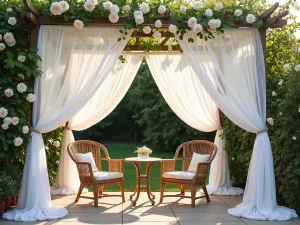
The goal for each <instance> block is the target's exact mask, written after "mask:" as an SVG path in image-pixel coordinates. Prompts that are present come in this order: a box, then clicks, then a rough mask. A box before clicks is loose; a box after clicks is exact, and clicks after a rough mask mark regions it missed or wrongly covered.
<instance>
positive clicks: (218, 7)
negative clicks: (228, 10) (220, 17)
mask: <svg viewBox="0 0 300 225" xmlns="http://www.w3.org/2000/svg"><path fill="white" fill-rule="evenodd" d="M223 8H224V6H223V4H222V3H217V4H216V5H215V10H216V11H220V10H221V9H223Z"/></svg>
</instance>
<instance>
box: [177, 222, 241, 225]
mask: <svg viewBox="0 0 300 225" xmlns="http://www.w3.org/2000/svg"><path fill="white" fill-rule="evenodd" d="M180 225H245V224H244V223H243V222H242V221H230V222H202V221H201V222H191V221H189V222H180Z"/></svg>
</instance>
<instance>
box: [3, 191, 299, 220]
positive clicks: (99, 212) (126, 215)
mask: <svg viewBox="0 0 300 225" xmlns="http://www.w3.org/2000/svg"><path fill="white" fill-rule="evenodd" d="M130 194H131V193H128V192H127V193H125V197H126V202H125V203H123V204H122V203H121V198H120V197H110V198H102V199H99V207H98V208H94V207H93V200H90V199H84V198H81V199H80V200H79V202H78V203H74V199H75V196H52V203H53V205H54V206H57V207H66V208H68V210H69V214H68V215H67V216H66V217H65V218H62V219H59V220H53V221H40V222H35V223H30V222H29V223H21V222H12V221H5V220H1V219H0V224H1V225H13V224H18V225H19V224H23V225H25V224H26V225H31V224H40V225H83V224H87V225H89V224H103V225H104V224H111V225H112V224H128V225H179V224H180V225H196V224H197V225H266V224H274V225H296V224H298V225H300V219H299V218H297V219H294V220H290V221H287V222H268V221H254V220H247V219H243V218H237V217H234V216H230V215H229V214H228V213H227V209H228V208H231V207H234V206H235V205H236V204H238V203H240V202H241V201H242V197H241V196H210V198H211V202H210V203H207V202H206V200H205V198H203V199H199V200H197V201H196V207H195V208H191V207H190V199H179V198H165V199H164V202H163V203H162V204H159V203H158V202H159V193H154V194H155V196H156V203H155V205H154V206H152V205H151V204H150V202H149V200H148V198H147V195H146V193H141V195H140V198H139V201H138V202H137V205H136V206H135V207H133V206H132V205H131V201H130V200H129V195H130ZM86 195H88V196H92V193H87V194H86Z"/></svg>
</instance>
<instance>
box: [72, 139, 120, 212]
mask: <svg viewBox="0 0 300 225" xmlns="http://www.w3.org/2000/svg"><path fill="white" fill-rule="evenodd" d="M87 152H92V154H93V157H94V159H95V164H96V166H97V168H98V170H99V172H93V170H92V166H91V163H88V162H79V161H78V160H77V157H76V155H77V154H78V153H87ZM101 152H102V153H104V154H102V155H101ZM68 153H69V155H70V157H71V158H72V160H73V161H74V162H75V163H76V166H77V169H78V173H79V179H80V187H79V191H78V194H77V197H76V199H75V202H78V200H79V198H80V197H82V198H89V199H94V207H98V198H102V197H113V196H120V197H122V201H123V202H125V197H124V178H123V171H124V161H123V160H122V159H111V158H110V157H109V155H108V152H107V149H106V148H105V147H104V146H103V145H102V144H100V143H97V142H94V141H75V142H73V143H71V144H69V145H68ZM103 155H104V157H103ZM103 160H106V161H107V162H108V166H109V172H106V173H103V172H102V167H101V164H102V161H103ZM109 184H118V185H119V186H120V189H121V195H108V194H104V193H103V188H104V186H105V185H109ZM85 186H91V187H93V193H94V198H91V197H86V196H81V192H82V190H83V188H84V187H85Z"/></svg>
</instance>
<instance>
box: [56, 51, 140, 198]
mask: <svg viewBox="0 0 300 225" xmlns="http://www.w3.org/2000/svg"><path fill="white" fill-rule="evenodd" d="M124 56H125V58H126V61H127V62H126V63H122V62H121V61H120V60H118V62H117V63H116V65H115V66H114V68H113V69H112V70H111V71H110V72H109V74H108V76H107V77H106V79H105V80H104V82H103V83H102V84H101V86H100V88H99V89H98V90H97V91H96V92H95V94H94V96H93V97H92V98H91V99H90V100H89V101H88V102H87V104H86V105H85V106H84V107H83V108H82V109H81V110H80V111H79V112H78V113H77V114H76V115H75V116H74V117H73V118H72V119H70V120H69V122H68V125H67V126H68V127H66V129H65V130H64V138H63V144H62V148H61V157H60V162H59V167H58V172H57V177H56V188H53V187H52V188H51V194H62V195H71V194H77V192H78V188H79V185H80V181H79V177H78V171H77V168H76V165H75V163H74V162H73V161H72V160H71V158H70V156H69V155H68V152H67V146H68V145H69V144H70V143H71V142H73V141H74V136H73V133H72V130H85V129H87V128H89V127H91V126H93V125H94V124H96V123H98V122H100V121H101V120H102V119H104V118H105V117H106V116H107V115H108V114H109V113H111V112H112V111H113V110H114V108H115V107H116V106H117V105H118V104H119V102H120V101H121V100H122V99H123V97H124V95H125V94H126V92H127V91H128V89H129V87H130V85H131V84H132V82H133V79H134V77H135V75H136V73H137V71H138V69H139V67H140V65H141V62H142V60H143V55H141V54H135V55H127V54H124Z"/></svg>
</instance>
